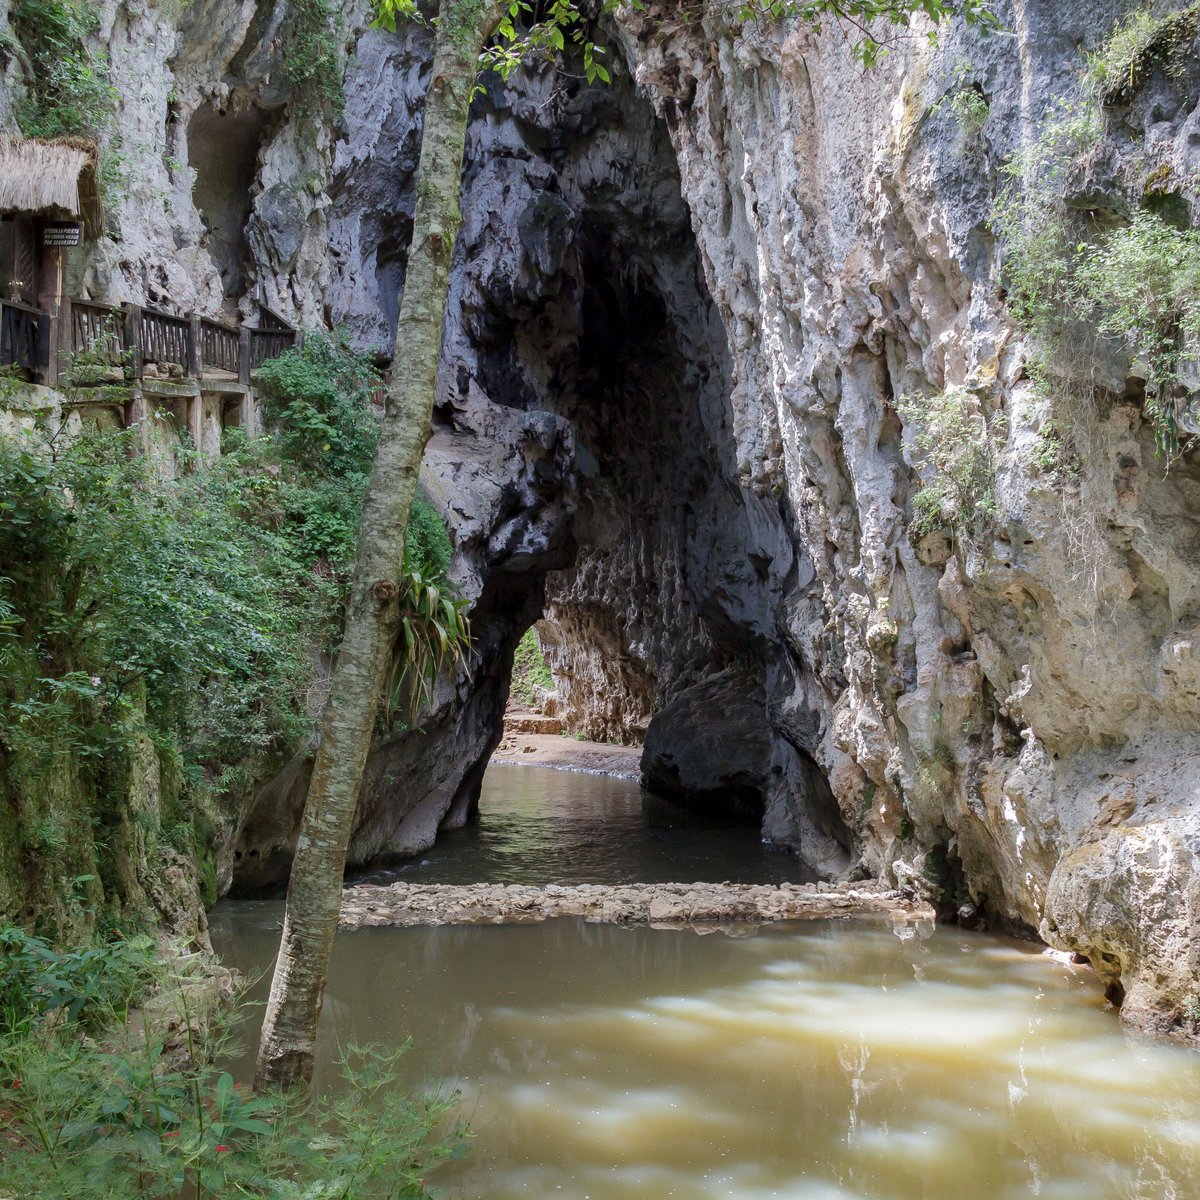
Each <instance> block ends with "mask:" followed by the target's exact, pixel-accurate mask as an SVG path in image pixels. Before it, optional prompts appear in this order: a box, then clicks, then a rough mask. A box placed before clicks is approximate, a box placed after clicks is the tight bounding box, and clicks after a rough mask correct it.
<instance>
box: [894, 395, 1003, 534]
mask: <svg viewBox="0 0 1200 1200" xmlns="http://www.w3.org/2000/svg"><path fill="white" fill-rule="evenodd" d="M899 409H900V416H901V418H902V419H903V420H904V423H905V425H906V426H907V427H908V430H909V431H910V434H911V445H912V447H913V449H914V450H915V451H916V455H915V457H916V460H917V462H916V465H917V466H918V467H919V468H920V471H921V482H920V485H919V487H918V489H917V492H916V495H915V496H914V498H913V522H912V531H913V534H914V536H915V537H917V538H922V537H924V536H926V535H927V534H929V533H932V532H933V531H934V530H936V529H941V530H944V531H946V532H948V533H950V534H951V535H952V536H953V538H954V540H955V541H956V542H957V543H958V544H959V545H962V546H965V547H972V548H973V547H977V546H978V544H979V542H980V540H981V538H982V536H983V534H984V533H985V532H986V530H987V528H988V526H989V525H990V524H991V522H992V521H993V520H994V519H995V517H996V512H997V507H996V496H995V491H994V485H995V465H994V462H993V457H994V456H993V441H994V437H993V435H994V431H993V429H992V428H990V427H989V423H988V420H987V418H986V416H985V415H984V413H983V410H982V406H981V405H980V402H979V400H978V398H977V397H976V396H974V395H973V394H972V393H971V392H968V391H967V390H966V389H965V388H960V387H951V388H947V389H946V390H945V391H944V392H938V393H936V394H934V395H932V396H905V397H904V398H903V399H902V400H901V401H900V406H899ZM993 420H994V419H993Z"/></svg>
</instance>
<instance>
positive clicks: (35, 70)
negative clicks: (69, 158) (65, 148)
mask: <svg viewBox="0 0 1200 1200" xmlns="http://www.w3.org/2000/svg"><path fill="white" fill-rule="evenodd" d="M9 22H10V26H11V30H12V32H13V34H14V35H15V37H16V41H17V45H18V46H19V48H20V55H19V57H20V58H22V59H23V65H24V67H25V76H26V77H25V79H24V85H25V94H24V96H23V97H22V98H21V99H20V100H18V102H17V104H16V118H17V124H18V125H19V126H20V129H21V132H22V133H23V134H24V135H25V136H26V137H35V138H55V137H83V138H88V139H90V140H92V141H94V142H96V143H97V144H98V145H99V147H100V149H101V159H100V166H99V177H100V183H101V190H102V192H104V193H106V194H107V193H111V191H112V189H113V188H114V187H115V186H116V185H118V184H119V182H120V170H119V165H118V163H117V161H116V159H115V157H114V154H113V152H112V150H111V149H110V146H112V145H113V144H114V143H115V141H116V111H117V102H118V99H119V96H118V94H117V90H116V89H115V88H114V87H113V85H112V81H111V80H110V78H109V65H108V60H107V59H106V58H105V57H104V56H103V55H101V54H98V53H96V52H94V51H93V50H92V49H91V48H90V46H89V42H90V40H91V38H92V36H93V35H94V34H95V33H96V31H97V29H98V28H99V25H100V14H99V11H98V9H97V7H96V5H94V4H91V3H88V0H16V3H14V4H13V6H12V9H11V11H10V13H9Z"/></svg>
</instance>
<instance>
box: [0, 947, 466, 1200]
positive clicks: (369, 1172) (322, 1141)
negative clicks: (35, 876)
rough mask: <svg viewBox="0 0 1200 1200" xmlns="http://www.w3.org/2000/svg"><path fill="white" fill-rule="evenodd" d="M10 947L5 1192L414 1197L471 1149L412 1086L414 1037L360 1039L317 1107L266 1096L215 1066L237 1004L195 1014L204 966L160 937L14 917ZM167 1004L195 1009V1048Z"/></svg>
mask: <svg viewBox="0 0 1200 1200" xmlns="http://www.w3.org/2000/svg"><path fill="white" fill-rule="evenodd" d="M0 947H3V948H4V949H5V950H6V951H8V952H9V954H8V956H6V957H5V958H3V959H0V1020H4V1021H5V1024H4V1025H0V1191H2V1192H3V1193H4V1194H6V1195H7V1194H11V1195H14V1196H39V1197H46V1198H47V1200H67V1198H68V1197H69V1198H71V1200H118V1198H119V1197H120V1198H123V1197H127V1196H140V1197H144V1198H145V1200H177V1198H178V1197H182V1196H194V1197H196V1198H197V1200H200V1198H201V1197H217V1196H227V1195H228V1196H232V1195H238V1196H248V1197H254V1196H261V1197H275V1198H277V1200H278V1198H282V1197H291V1198H293V1200H302V1198H308V1200H316V1198H318V1197H324V1198H329V1200H332V1198H333V1197H337V1196H351V1195H353V1196H355V1197H360V1198H361V1200H410V1198H412V1200H415V1198H418V1197H422V1196H425V1195H427V1194H428V1193H427V1192H426V1189H425V1187H424V1184H423V1176H424V1175H425V1174H426V1173H427V1172H428V1171H429V1170H430V1169H432V1167H433V1166H435V1165H436V1164H437V1163H438V1162H439V1161H440V1160H442V1159H444V1158H447V1157H451V1156H454V1157H457V1156H459V1155H460V1154H461V1153H462V1150H463V1143H462V1132H463V1131H462V1129H461V1128H460V1127H457V1126H455V1127H452V1128H451V1129H450V1130H449V1131H448V1132H447V1133H445V1134H444V1135H443V1136H440V1137H439V1136H438V1133H437V1131H438V1129H439V1128H443V1129H444V1128H445V1117H446V1114H447V1112H448V1110H449V1107H450V1104H449V1102H448V1101H446V1100H443V1099H441V1098H438V1097H428V1096H422V1095H416V1096H414V1095H411V1094H409V1093H408V1092H407V1091H406V1090H405V1089H404V1087H403V1086H402V1083H401V1078H400V1075H399V1072H398V1062H399V1060H400V1058H401V1056H402V1054H403V1053H404V1051H405V1050H406V1049H407V1047H401V1048H400V1049H399V1050H397V1051H394V1052H392V1053H380V1052H377V1051H374V1050H370V1049H360V1048H355V1047H351V1048H349V1049H348V1050H347V1051H346V1052H345V1053H344V1055H343V1058H342V1060H341V1064H340V1065H341V1071H340V1075H341V1078H340V1080H339V1081H338V1083H337V1084H336V1085H335V1095H334V1096H333V1097H325V1098H323V1099H321V1100H319V1101H317V1103H316V1104H315V1105H313V1106H312V1107H311V1108H306V1105H305V1103H304V1102H299V1101H297V1100H295V1099H292V1098H287V1097H280V1096H264V1097H255V1096H252V1095H250V1094H248V1093H247V1092H246V1091H245V1090H243V1088H242V1087H241V1086H240V1085H239V1084H237V1083H236V1082H235V1081H234V1079H233V1077H232V1076H231V1075H230V1074H229V1073H228V1072H225V1071H222V1070H220V1069H219V1067H216V1066H214V1065H213V1062H214V1059H215V1057H216V1056H217V1055H218V1054H219V1053H220V1052H221V1051H222V1050H223V1049H226V1050H227V1049H228V1047H227V1046H225V1045H224V1044H223V1043H224V1041H225V1040H226V1036H227V1026H228V1018H224V1019H222V1014H220V1013H204V1012H202V1013H195V1012H194V1011H193V1008H194V1004H195V999H194V997H195V995H196V984H197V982H202V981H199V980H198V979H197V977H196V976H194V975H191V974H186V973H174V974H173V973H172V972H171V971H170V970H168V969H167V968H166V967H165V966H163V965H161V964H158V963H156V962H155V960H154V956H153V953H152V950H151V947H150V944H149V941H148V940H146V942H145V943H140V942H139V943H132V944H129V943H123V942H120V941H109V942H103V941H101V942H96V943H94V944H91V945H88V946H85V947H83V948H82V949H79V950H71V951H55V950H52V949H51V948H50V947H49V946H48V945H47V944H46V943H45V942H42V941H40V940H39V939H36V938H30V937H28V936H27V935H25V934H23V933H22V932H20V931H19V930H12V929H8V930H0ZM147 1001H150V1002H149V1003H146V1002H147ZM142 1003H145V1007H144V1008H143V1009H142V1010H141V1012H140V1014H139V1020H138V1021H137V1022H136V1024H135V1023H132V1022H130V1021H129V1020H128V1016H129V1013H130V1008H131V1006H133V1005H135V1004H142ZM160 1010H161V1012H162V1013H163V1015H164V1016H165V1017H166V1018H167V1020H169V1019H170V1018H171V1017H174V1018H175V1019H176V1020H178V1018H182V1021H183V1035H182V1036H183V1038H184V1041H185V1047H184V1048H183V1050H182V1051H181V1050H180V1049H179V1048H177V1047H176V1048H173V1047H172V1045H171V1044H170V1043H169V1042H168V1038H167V1034H168V1030H167V1029H166V1028H162V1027H161V1026H164V1025H166V1023H167V1021H166V1020H164V1019H163V1017H160V1016H158V1015H157V1013H158V1012H159V1011H160ZM201 1029H203V1030H204V1032H203V1033H201V1032H199V1031H200V1030H201ZM83 1032H86V1033H87V1035H88V1036H87V1037H80V1034H81V1033H83ZM176 1036H178V1035H176ZM364 1114H369V1120H364V1119H363V1115H364Z"/></svg>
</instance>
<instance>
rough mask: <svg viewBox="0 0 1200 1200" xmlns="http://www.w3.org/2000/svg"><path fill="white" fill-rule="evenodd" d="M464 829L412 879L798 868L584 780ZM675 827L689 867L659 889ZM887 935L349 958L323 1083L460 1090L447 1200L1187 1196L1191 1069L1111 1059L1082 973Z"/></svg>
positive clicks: (1005, 947)
mask: <svg viewBox="0 0 1200 1200" xmlns="http://www.w3.org/2000/svg"><path fill="white" fill-rule="evenodd" d="M622 796H623V797H624V799H623V800H622V799H621V797H622ZM539 797H540V799H539ZM568 809H569V810H570V811H567V810H568ZM589 811H590V812H592V813H593V814H595V815H596V817H597V820H596V821H592V820H589V819H587V818H586V817H585V815H584V814H585V813H587V812H589ZM520 812H524V813H525V816H523V817H518V815H517V814H518V813H520ZM481 814H482V816H481V823H480V825H479V827H478V828H477V829H475V830H473V831H464V836H463V839H462V840H461V845H458V846H456V845H455V844H454V839H451V841H450V842H449V843H448V844H447V845H446V846H445V847H439V848H438V850H435V851H434V852H432V853H431V854H430V855H428V856H427V861H426V862H425V863H424V865H421V864H417V865H415V866H414V867H413V868H411V869H409V870H407V871H404V872H402V873H401V877H403V878H407V879H410V880H414V881H416V880H420V879H423V878H424V879H429V880H430V881H437V882H445V881H450V880H451V879H452V880H453V881H455V882H470V881H473V880H475V879H484V878H487V879H494V880H502V881H505V882H548V881H549V877H548V876H547V875H546V872H547V871H550V872H551V873H552V874H555V873H558V874H557V875H556V877H555V878H554V881H555V882H561V883H578V882H605V881H618V879H617V878H614V875H610V874H606V871H611V872H613V873H614V874H615V876H619V881H625V880H627V879H629V878H632V876H631V875H629V874H628V872H629V871H631V870H633V868H632V867H631V866H630V863H631V862H640V863H641V866H639V867H638V868H637V869H638V870H640V871H649V870H657V867H656V866H655V864H657V866H660V867H661V868H662V871H659V872H658V873H655V874H653V875H651V876H648V877H647V878H653V879H668V878H671V877H672V875H674V876H675V877H677V878H681V879H682V880H683V881H690V880H691V879H693V878H696V879H724V878H729V879H734V878H743V879H745V880H747V881H751V878H752V877H753V878H754V879H771V878H775V877H776V876H775V875H773V874H772V872H775V871H783V870H786V869H787V868H788V867H789V865H793V860H791V859H788V858H786V857H781V856H778V855H765V854H764V853H763V852H762V851H761V850H760V848H759V847H758V846H757V840H756V838H755V836H754V831H753V830H751V829H741V830H739V829H737V828H736V827H718V826H715V825H713V824H712V823H706V822H703V821H699V822H697V821H693V820H691V819H690V818H688V817H686V816H685V815H682V814H679V813H673V812H671V811H670V810H669V809H662V808H660V807H659V806H658V805H657V804H651V805H648V806H645V807H644V806H643V804H642V800H641V797H640V795H639V794H638V791H637V788H636V786H635V785H628V784H614V782H613V781H610V780H604V779H598V778H596V777H590V776H577V775H570V774H567V773H563V772H548V771H545V770H542V769H538V768H531V767H528V768H527V767H503V768H494V769H493V770H492V771H490V772H489V773H488V777H487V780H486V782H485V796H484V800H483V803H482V805H481ZM665 821H674V822H676V829H675V833H674V834H673V835H672V836H673V837H674V836H676V835H678V836H679V839H680V841H681V843H682V845H683V846H685V847H687V849H686V850H684V851H683V852H682V853H683V855H684V858H683V861H684V862H685V864H686V866H687V868H688V869H684V868H682V867H681V868H680V869H679V870H676V871H674V872H671V871H670V870H669V868H670V865H671V861H672V853H671V846H672V845H673V844H674V843H673V842H671V843H668V842H662V844H659V843H660V841H661V839H659V838H658V836H657V835H658V834H659V833H661V832H662V829H663V824H662V823H663V822H665ZM506 827H507V831H506V832H502V831H503V830H505V829H506ZM607 828H611V829H612V830H613V831H614V832H613V833H612V834H611V835H608V834H606V832H605V830H606V829H607ZM571 838H575V839H578V843H579V844H577V845H575V846H570V845H567V844H566V841H567V840H570V839H571ZM564 839H565V840H564ZM613 842H615V843H617V844H615V845H614V844H610V843H613ZM472 846H474V848H475V849H474V851H472V850H471V849H470V848H471V847H472ZM484 847H486V848H487V849H486V850H485V849H483V848H484ZM540 848H544V849H545V851H546V854H548V855H550V856H551V857H549V858H543V857H542V850H541V849H540ZM726 854H728V855H729V858H728V859H726V858H725V855H726ZM626 855H628V858H626ZM451 861H453V863H454V864H455V865H454V866H453V867H451V865H450V863H451ZM605 863H607V864H608V866H607V867H605V866H603V864H605ZM760 871H761V872H763V874H759V872H760ZM571 872H575V874H571ZM589 872H590V873H589ZM279 915H280V905H279V904H278V902H248V901H239V902H234V903H229V904H224V905H222V906H220V907H219V908H218V909H217V911H216V912H215V913H214V914H213V918H212V925H213V934H214V940H215V941H216V943H217V944H218V948H219V949H220V950H221V951H222V953H223V954H224V955H225V958H226V960H227V961H228V962H230V963H231V964H232V965H234V966H239V967H242V968H243V969H248V970H252V971H253V970H258V971H260V972H261V971H264V970H265V969H266V968H267V967H268V965H269V963H270V958H271V955H272V954H273V952H274V950H275V948H276V946H277V944H278V929H277V923H278V919H279ZM901 933H902V934H904V936H898V935H897V933H896V932H894V931H893V928H892V925H891V923H890V922H884V921H875V920H865V919H864V920H853V921H837V922H832V921H831V922H817V923H797V924H793V925H776V926H771V927H766V928H763V929H761V930H759V931H758V932H757V933H754V934H753V935H752V936H744V937H730V936H727V935H725V934H722V933H716V932H714V933H711V934H708V935H706V936H701V935H699V934H696V933H694V932H690V931H686V930H659V929H649V928H619V927H610V926H597V925H586V924H584V923H583V922H579V921H568V920H562V921H554V922H548V923H545V924H542V925H527V926H518V925H509V926H481V927H459V928H456V927H441V928H433V929H403V930H391V929H367V930H361V931H358V932H355V933H349V934H342V935H340V936H339V938H338V943H337V946H336V949H335V953H334V963H333V968H332V971H331V977H330V985H329V991H328V996H327V1000H326V1012H325V1019H324V1024H323V1027H322V1038H321V1048H322V1059H323V1061H328V1060H329V1059H330V1058H331V1056H332V1055H333V1052H334V1050H335V1047H336V1045H337V1044H338V1043H339V1042H341V1043H348V1042H381V1043H388V1044H394V1043H396V1042H398V1041H400V1040H403V1038H405V1037H406V1036H408V1035H411V1036H412V1037H413V1039H414V1041H415V1048H414V1050H413V1051H412V1052H411V1054H410V1055H409V1057H408V1067H409V1070H410V1072H411V1079H412V1081H413V1082H414V1084H416V1083H421V1082H424V1083H425V1084H427V1085H429V1086H434V1087H437V1088H442V1089H447V1090H450V1091H453V1090H455V1089H457V1090H459V1091H460V1092H461V1095H462V1110H463V1111H464V1112H465V1113H466V1115H467V1116H468V1117H469V1119H470V1122H471V1126H472V1129H473V1131H474V1138H473V1139H472V1142H471V1150H470V1154H469V1155H468V1157H467V1158H466V1159H465V1160H463V1161H461V1162H457V1163H452V1164H448V1165H447V1166H446V1167H445V1168H443V1169H442V1170H441V1172H440V1173H439V1175H438V1177H437V1178H436V1179H435V1180H434V1181H433V1182H435V1184H437V1185H438V1188H439V1194H441V1195H443V1196H446V1197H455V1198H461V1200H476V1198H478V1200H509V1198H514V1200H515V1198H517V1197H522V1198H525V1200H531V1198H538V1200H549V1198H558V1197H563V1198H565V1200H616V1198H618V1197H619V1198H621V1200H634V1198H636V1200H642V1198H646V1200H656V1198H658V1197H680V1198H684V1200H708V1198H710V1197H711V1198H717V1197H723V1198H724V1197H729V1198H736V1200H764V1198H766V1197H780V1198H784V1200H852V1198H853V1200H961V1198H962V1197H964V1196H967V1197H970V1198H971V1200H1010V1198H1011V1200H1015V1198H1017V1197H1030V1196H1037V1197H1043V1198H1046V1200H1108V1198H1114V1200H1117V1198H1119V1200H1135V1198H1136V1200H1197V1198H1198V1197H1200V1056H1197V1055H1195V1054H1193V1053H1190V1052H1188V1051H1184V1050H1181V1049H1178V1048H1173V1047H1169V1046H1161V1045H1156V1046H1151V1045H1147V1044H1144V1043H1141V1042H1138V1041H1135V1040H1133V1039H1129V1038H1126V1037H1125V1036H1124V1035H1123V1034H1122V1032H1121V1030H1120V1027H1119V1025H1118V1023H1117V1021H1116V1018H1115V1015H1114V1014H1113V1012H1112V1011H1111V1009H1109V1008H1108V1006H1107V1005H1106V1003H1105V1001H1104V998H1103V995H1102V993H1101V989H1100V988H1099V987H1098V986H1097V984H1096V982H1095V980H1094V978H1093V977H1092V976H1091V975H1090V973H1089V972H1088V971H1086V970H1085V969H1082V968H1078V967H1071V966H1069V965H1066V964H1064V963H1062V962H1059V961H1056V960H1055V959H1052V958H1050V957H1048V956H1046V955H1044V954H1042V953H1039V951H1038V949H1037V948H1036V947H1034V946H1029V945H1025V944H1023V943H1018V942H1012V941H1008V940H1006V939H1000V938H994V937H987V936H981V935H973V934H967V933H963V932H961V931H958V930H954V929H925V930H920V931H918V930H915V929H912V928H905V929H903V930H901ZM264 988H265V985H264V984H263V983H260V984H259V985H258V990H259V992H260V993H261V992H262V991H263V990H264ZM239 1067H240V1069H242V1070H245V1069H247V1064H246V1063H245V1062H243V1063H241V1064H239Z"/></svg>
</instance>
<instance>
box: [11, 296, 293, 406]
mask: <svg viewBox="0 0 1200 1200" xmlns="http://www.w3.org/2000/svg"><path fill="white" fill-rule="evenodd" d="M5 307H6V309H7V307H8V306H7V305H6V306H5ZM67 307H68V327H69V328H68V331H67V336H66V337H65V338H64V340H63V343H62V348H63V349H65V350H66V351H68V352H69V353H74V354H80V353H88V354H98V355H100V356H101V358H102V360H103V361H104V362H109V363H112V364H114V365H116V364H117V363H123V362H126V361H127V362H128V364H129V366H130V368H131V370H132V373H133V375H134V377H135V378H137V379H144V378H145V377H146V365H147V364H148V363H153V364H155V366H156V367H157V368H158V373H159V374H160V375H161V376H164V377H165V378H168V379H170V378H176V379H178V378H191V379H197V378H200V377H201V376H204V375H210V376H211V375H212V374H213V373H214V372H223V373H225V374H227V375H230V376H233V377H234V378H236V379H237V381H238V382H239V383H242V384H247V385H248V384H249V383H250V373H251V371H253V370H254V369H255V368H256V367H261V366H262V364H263V363H265V362H266V361H267V359H269V358H275V357H277V356H278V355H280V354H282V353H284V351H286V350H289V349H291V347H292V346H294V345H296V343H297V341H298V339H299V337H300V335H299V333H298V332H297V331H296V330H295V329H293V328H292V326H290V325H289V324H288V323H287V322H286V321H285V320H284V319H283V318H282V317H281V316H279V314H278V313H275V312H272V311H271V310H270V309H268V308H266V307H263V308H262V312H261V316H260V322H261V324H260V327H258V328H254V327H252V326H249V325H241V326H236V325H226V324H225V323H224V322H222V321H215V320H213V319H212V318H211V317H201V316H197V315H195V314H189V315H188V316H180V315H179V314H177V313H169V312H163V311H162V310H160V309H156V308H143V307H140V306H139V305H136V304H126V305H124V306H123V307H121V308H119V309H118V308H111V307H108V306H107V305H103V304H94V303H92V302H91V301H89V300H71V301H69V302H68V305H67ZM29 311H30V312H34V311H35V310H32V309H31V310H29ZM40 315H44V314H40ZM46 320H47V321H49V318H48V317H47V318H46ZM6 328H7V326H6ZM48 344H49V343H48V342H47V346H48ZM152 374H153V372H152Z"/></svg>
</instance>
